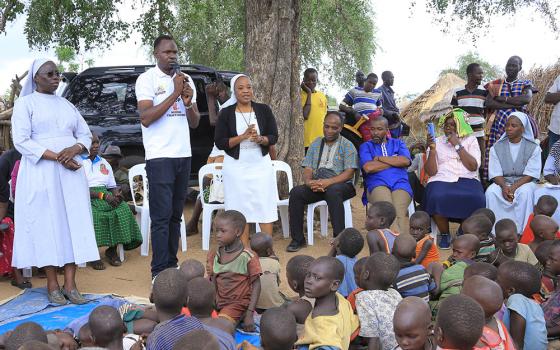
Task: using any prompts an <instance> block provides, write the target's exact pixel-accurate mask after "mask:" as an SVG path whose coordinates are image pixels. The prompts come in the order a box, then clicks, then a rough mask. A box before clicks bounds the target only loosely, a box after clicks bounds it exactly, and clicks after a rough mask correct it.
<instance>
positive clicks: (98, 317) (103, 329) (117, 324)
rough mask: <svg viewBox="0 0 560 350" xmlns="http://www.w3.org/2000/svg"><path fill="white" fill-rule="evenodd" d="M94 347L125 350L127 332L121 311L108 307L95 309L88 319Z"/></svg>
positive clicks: (103, 306)
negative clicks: (124, 337) (124, 343)
mask: <svg viewBox="0 0 560 350" xmlns="http://www.w3.org/2000/svg"><path fill="white" fill-rule="evenodd" d="M88 324H89V328H90V331H91V336H92V339H93V341H94V346H97V347H100V348H104V349H108V350H122V349H123V335H124V334H125V332H126V329H125V328H124V324H123V320H122V318H121V315H120V314H119V311H118V310H117V309H115V308H114V307H111V306H108V305H101V306H98V307H96V308H95V309H93V311H92V312H91V314H90V315H89V319H88Z"/></svg>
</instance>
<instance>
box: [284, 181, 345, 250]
mask: <svg viewBox="0 0 560 350" xmlns="http://www.w3.org/2000/svg"><path fill="white" fill-rule="evenodd" d="M355 195H356V190H355V189H354V186H353V185H352V184H351V183H339V184H334V185H331V186H329V187H328V188H327V190H326V191H325V192H313V191H311V189H310V188H309V187H307V186H306V185H300V186H296V187H294V188H292V190H291V191H290V206H289V212H290V235H291V236H292V239H293V240H294V241H296V242H298V243H302V244H303V243H305V237H304V236H303V211H304V210H305V207H306V206H307V205H308V204H311V203H315V202H319V201H322V200H324V201H326V202H327V205H328V206H329V215H330V218H331V222H332V226H333V233H334V236H335V237H336V236H337V235H338V234H339V233H340V231H342V230H344V206H343V202H344V201H345V200H347V199H350V198H352V197H354V196H355Z"/></svg>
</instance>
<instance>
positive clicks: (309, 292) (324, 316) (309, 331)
mask: <svg viewBox="0 0 560 350" xmlns="http://www.w3.org/2000/svg"><path fill="white" fill-rule="evenodd" d="M343 279H344V266H343V265H342V263H341V262H340V261H339V260H337V259H336V258H333V257H330V256H322V257H320V258H317V259H316V260H315V261H314V262H313V263H312V264H311V266H310V267H309V272H308V273H307V275H306V277H305V295H306V296H307V297H308V298H315V306H314V307H313V310H312V311H311V313H310V314H309V316H308V317H307V319H306V320H305V326H304V332H303V335H302V336H301V337H300V339H299V340H298V341H297V343H296V345H304V346H307V347H308V348H309V349H314V348H317V347H321V346H324V347H334V348H338V349H348V346H349V344H350V339H351V337H352V334H353V333H354V332H355V331H356V329H358V327H359V323H358V317H357V316H356V315H354V313H353V312H352V307H351V306H350V303H349V302H348V301H347V300H346V299H344V298H343V297H342V295H340V294H338V293H337V292H336V291H337V289H338V286H339V285H340V283H341V282H342V280H343ZM361 294H362V293H360V295H361Z"/></svg>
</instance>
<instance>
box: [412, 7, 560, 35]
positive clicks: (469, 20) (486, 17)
mask: <svg viewBox="0 0 560 350" xmlns="http://www.w3.org/2000/svg"><path fill="white" fill-rule="evenodd" d="M416 2H417V0H412V6H413V7H414V6H415V5H416ZM427 7H428V11H429V12H430V13H431V14H432V15H434V22H436V23H438V24H439V25H440V27H441V28H442V30H443V31H444V32H447V31H448V30H449V28H452V23H453V22H456V21H457V20H458V19H459V20H463V21H464V22H465V24H466V26H461V29H464V28H467V31H469V32H470V33H471V34H472V38H473V39H475V40H476V37H477V35H478V34H482V33H485V32H486V30H487V29H488V28H489V27H490V24H491V23H492V19H493V18H495V17H498V16H502V15H514V14H515V13H516V12H517V11H518V10H520V9H522V8H530V9H532V10H535V12H536V13H538V14H540V15H541V17H542V18H543V19H544V21H545V23H546V24H547V25H548V26H549V27H550V28H551V30H552V31H553V32H556V33H558V34H560V27H559V17H558V14H559V10H560V2H558V0H427ZM517 20H527V19H526V18H519V19H517Z"/></svg>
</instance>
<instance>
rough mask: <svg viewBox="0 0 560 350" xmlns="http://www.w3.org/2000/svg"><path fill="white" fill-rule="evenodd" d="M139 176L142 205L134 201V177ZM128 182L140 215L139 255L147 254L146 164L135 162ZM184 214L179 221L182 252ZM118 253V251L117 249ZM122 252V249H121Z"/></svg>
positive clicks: (134, 198)
mask: <svg viewBox="0 0 560 350" xmlns="http://www.w3.org/2000/svg"><path fill="white" fill-rule="evenodd" d="M136 176H140V177H141V179H142V187H143V194H144V198H143V200H142V205H139V204H138V203H137V202H136V197H135V196H134V178H135V177H136ZM128 183H129V185H130V191H131V192H132V201H133V203H134V208H135V209H136V212H137V213H138V214H139V215H140V232H141V233H142V246H141V247H140V255H143V256H147V255H148V253H149V251H150V224H151V220H150V203H149V200H148V197H149V191H148V188H149V186H148V176H147V175H146V164H137V165H135V166H133V167H132V168H130V170H129V171H128ZM184 223H185V215H184V214H181V222H180V223H179V225H180V228H181V250H182V251H183V252H186V251H187V229H186V227H185V224H184ZM119 254H120V251H119ZM123 254H124V251H123Z"/></svg>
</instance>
